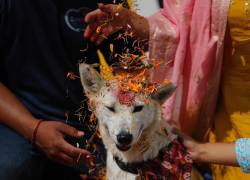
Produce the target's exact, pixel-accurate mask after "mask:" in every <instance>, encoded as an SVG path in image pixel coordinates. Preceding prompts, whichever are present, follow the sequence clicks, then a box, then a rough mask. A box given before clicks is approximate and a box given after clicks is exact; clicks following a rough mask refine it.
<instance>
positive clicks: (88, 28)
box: [84, 25, 94, 38]
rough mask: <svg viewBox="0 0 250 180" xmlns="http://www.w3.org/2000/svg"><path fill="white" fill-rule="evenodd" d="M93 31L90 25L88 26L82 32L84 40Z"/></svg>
mask: <svg viewBox="0 0 250 180" xmlns="http://www.w3.org/2000/svg"><path fill="white" fill-rule="evenodd" d="M93 31H94V29H92V28H91V27H90V25H88V26H87V27H86V29H85V31H84V38H89V37H90V35H91V34H92V33H93Z"/></svg>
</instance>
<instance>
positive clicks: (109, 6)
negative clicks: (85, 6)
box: [98, 3, 118, 15]
mask: <svg viewBox="0 0 250 180" xmlns="http://www.w3.org/2000/svg"><path fill="white" fill-rule="evenodd" d="M115 7H118V6H115V5H112V4H106V5H104V4H102V3H98V8H99V9H100V10H101V11H102V12H105V13H108V14H109V15H112V14H113V13H114V10H115Z"/></svg>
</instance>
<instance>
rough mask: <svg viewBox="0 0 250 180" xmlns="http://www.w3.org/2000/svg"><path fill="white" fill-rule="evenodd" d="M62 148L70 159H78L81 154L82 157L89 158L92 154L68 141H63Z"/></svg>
mask: <svg viewBox="0 0 250 180" xmlns="http://www.w3.org/2000/svg"><path fill="white" fill-rule="evenodd" d="M60 146H61V147H60V148H61V149H60V150H61V151H62V152H64V153H65V154H67V155H68V156H70V157H74V158H77V157H78V156H79V155H80V154H81V155H82V156H87V155H89V154H90V153H89V152H88V151H87V150H85V149H80V148H77V147H74V146H73V145H71V144H69V143H68V142H66V141H62V143H61V145H60Z"/></svg>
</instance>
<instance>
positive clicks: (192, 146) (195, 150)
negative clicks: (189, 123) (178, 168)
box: [173, 128, 202, 161]
mask: <svg viewBox="0 0 250 180" xmlns="http://www.w3.org/2000/svg"><path fill="white" fill-rule="evenodd" d="M173 133H174V134H177V135H178V136H179V137H181V139H182V140H183V144H184V146H185V147H186V148H187V151H188V152H189V153H190V155H191V157H192V159H193V160H194V161H200V160H201V159H200V157H201V152H202V151H201V149H202V144H201V143H198V142H196V141H195V140H194V139H192V138H191V137H189V136H187V135H185V134H184V133H182V132H181V131H180V130H178V129H176V128H174V129H173Z"/></svg>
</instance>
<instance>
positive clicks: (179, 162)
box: [140, 139, 192, 180]
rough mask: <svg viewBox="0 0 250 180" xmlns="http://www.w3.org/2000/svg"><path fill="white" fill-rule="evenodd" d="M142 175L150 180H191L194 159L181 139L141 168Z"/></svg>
mask: <svg viewBox="0 0 250 180" xmlns="http://www.w3.org/2000/svg"><path fill="white" fill-rule="evenodd" d="M140 170H141V173H140V175H141V176H142V178H144V179H150V180H159V179H163V180H164V179H166V180H188V179H190V178H191V171H192V159H191V156H190V154H189V153H188V152H187V151H186V148H185V147H184V145H183V144H182V142H181V140H180V139H176V140H174V141H173V142H172V143H171V144H170V145H169V146H167V147H165V148H164V149H162V150H161V152H160V154H159V156H158V157H157V158H155V159H153V160H150V161H149V162H147V163H143V165H142V167H141V168H140Z"/></svg>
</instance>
